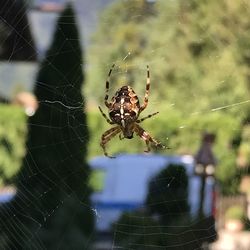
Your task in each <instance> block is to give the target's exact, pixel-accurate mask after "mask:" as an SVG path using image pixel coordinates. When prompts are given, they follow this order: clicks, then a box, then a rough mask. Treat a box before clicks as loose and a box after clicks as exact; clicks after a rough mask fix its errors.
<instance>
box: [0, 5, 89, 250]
mask: <svg viewBox="0 0 250 250" xmlns="http://www.w3.org/2000/svg"><path fill="white" fill-rule="evenodd" d="M82 67H83V62H82V51H81V47H80V43H79V36H78V31H77V27H76V21H75V17H74V11H73V9H72V7H71V5H68V6H67V7H66V9H65V10H64V11H63V13H62V14H61V16H60V18H59V20H58V23H57V27H56V32H55V35H54V40H53V42H52V45H51V47H50V49H49V50H48V52H47V55H46V58H45V59H44V61H43V62H42V64H41V66H40V71H39V73H38V76H37V80H36V86H35V95H36V96H37V99H38V101H39V104H40V106H39V109H38V110H37V112H36V114H35V115H34V116H33V117H31V118H30V119H29V133H28V139H27V154H26V156H25V158H24V159H23V166H22V168H21V171H20V172H19V173H18V175H17V179H16V180H17V182H16V184H17V195H16V197H15V198H14V200H13V201H11V203H10V204H9V205H8V206H7V208H5V209H3V210H2V211H1V212H2V213H1V215H2V216H1V219H2V222H3V223H1V224H2V225H3V231H4V233H5V234H6V237H5V238H6V239H7V247H6V248H12V249H14V248H19V249H21V248H22V249H26V248H46V249H57V248H60V249H86V248H87V247H88V244H89V240H88V238H89V237H90V234H91V233H92V232H93V213H92V211H91V208H90V201H89V196H90V190H89V187H88V176H89V171H90V170H89V166H88V165H87V164H86V155H87V143H88V138H89V135H88V129H87V123H86V122H87V121H86V115H85V113H84V99H83V97H82V95H81V87H82V83H83V80H84V79H83V78H84V77H83V73H82ZM13 226H14V227H13Z"/></svg>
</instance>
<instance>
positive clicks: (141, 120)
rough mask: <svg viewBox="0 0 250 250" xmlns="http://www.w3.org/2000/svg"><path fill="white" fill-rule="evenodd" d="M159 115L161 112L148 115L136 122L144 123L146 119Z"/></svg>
mask: <svg viewBox="0 0 250 250" xmlns="http://www.w3.org/2000/svg"><path fill="white" fill-rule="evenodd" d="M157 114H159V112H155V113H153V114H150V115H147V116H146V117H143V118H141V119H139V120H137V121H136V122H137V123H140V122H143V121H145V120H146V119H148V118H151V117H152V116H154V115H157Z"/></svg>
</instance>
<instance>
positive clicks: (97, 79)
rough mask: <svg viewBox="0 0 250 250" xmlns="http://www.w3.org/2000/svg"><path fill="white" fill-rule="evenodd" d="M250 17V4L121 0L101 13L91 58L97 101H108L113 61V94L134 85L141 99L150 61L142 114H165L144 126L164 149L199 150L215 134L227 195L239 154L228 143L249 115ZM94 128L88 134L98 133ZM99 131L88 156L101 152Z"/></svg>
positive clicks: (124, 145) (130, 145) (128, 147)
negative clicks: (107, 84) (204, 135)
mask: <svg viewBox="0 0 250 250" xmlns="http://www.w3.org/2000/svg"><path fill="white" fill-rule="evenodd" d="M249 16H250V2H247V3H246V1H227V0H222V1H216V0H212V1H205V0H202V1H200V0H191V1H188V2H187V1H182V0H176V1H165V0H159V1H155V2H151V1H146V0H140V1H132V0H128V1H116V2H115V3H114V4H112V5H111V6H110V7H109V8H108V9H107V10H105V11H104V12H103V13H102V16H101V18H100V25H99V26H98V30H97V32H96V34H95V36H94V38H93V43H92V47H91V50H90V53H89V55H88V58H89V61H90V65H91V67H90V70H89V71H88V78H87V79H88V83H89V85H88V89H87V96H88V98H89V100H90V101H91V103H92V104H94V105H96V106H98V105H100V104H102V103H103V98H104V93H105V80H106V78H107V73H108V70H109V68H110V66H111V64H112V63H114V62H115V63H116V65H117V67H116V68H115V69H114V72H113V75H112V77H111V83H110V87H111V89H110V96H112V95H113V94H114V92H115V91H116V89H117V88H119V87H120V86H121V85H124V84H129V85H131V86H132V87H133V88H134V89H135V91H136V93H137V94H138V96H139V97H140V98H141V99H142V98H143V96H144V91H145V90H144V89H145V80H146V79H145V78H146V72H145V71H146V70H145V68H146V64H149V66H150V71H151V92H150V99H149V108H148V109H147V111H145V113H146V112H148V113H151V111H153V112H154V111H160V114H159V115H158V117H155V118H154V119H151V120H148V121H145V123H144V124H143V126H144V128H145V129H146V130H147V131H149V132H150V134H152V135H153V136H154V137H155V138H156V139H161V140H162V141H163V143H165V144H166V145H167V146H169V147H170V148H171V149H170V150H167V151H161V153H167V154H172V153H174V154H183V153H188V154H194V153H195V152H196V150H197V148H198V147H199V143H200V137H201V134H202V133H203V132H204V131H207V132H212V133H215V134H216V138H217V140H216V144H215V148H214V153H215V155H216V156H217V158H218V166H217V169H216V176H217V178H218V180H219V181H220V182H221V183H222V184H223V185H225V186H224V187H223V188H222V189H223V190H224V191H225V193H227V194H230V193H231V192H233V193H234V192H235V190H237V189H236V188H235V187H236V185H237V182H232V180H233V178H234V177H235V175H237V173H236V172H237V171H236V163H235V159H236V155H235V154H236V152H235V149H232V148H231V145H230V144H231V143H232V142H233V141H234V140H235V138H236V137H238V136H239V134H240V130H241V126H242V124H243V123H244V122H245V121H249V120H250V119H249V117H250V116H249V114H250V108H249V107H250V106H249V75H250V71H249V65H250V59H249V58H250V56H249V54H250V52H249V44H250V43H249V41H250V34H249V32H248V27H249V25H250V20H249ZM103 48H105V49H103ZM151 109H152V110H151ZM92 110H93V109H92ZM90 116H92V114H91V115H90ZM91 119H92V118H91ZM104 122H105V121H102V122H101V123H98V125H100V124H103V123H104ZM92 124H93V123H92ZM100 126H101V127H102V128H103V125H100ZM104 126H106V128H108V126H109V125H104ZM91 131H93V128H91ZM97 131H98V132H99V131H100V130H99V129H98V130H95V131H94V132H91V134H92V135H93V134H95V136H97V135H96V134H97ZM100 135H101V131H100V134H99V135H98V138H100ZM95 136H94V137H93V143H94V144H95V145H96V146H95V152H94V151H93V146H91V148H92V149H91V151H90V152H91V153H90V155H91V156H93V155H94V154H95V153H97V154H99V153H102V152H101V151H100V150H99V149H98V147H99V140H100V139H98V140H96V139H95ZM91 144H92V142H91ZM97 145H98V146H97ZM109 145H110V151H111V152H114V153H117V152H141V151H142V150H141V149H142V147H143V146H142V144H140V142H138V141H137V140H133V142H131V141H129V142H127V141H126V142H125V140H124V141H122V142H120V141H119V139H115V140H114V141H111V142H110V143H109ZM113 145H114V146H113ZM245 148H246V146H244V150H245ZM232 183H233V185H232V186H230V185H231V184H232ZM226 190H227V191H226ZM224 191H223V192H224Z"/></svg>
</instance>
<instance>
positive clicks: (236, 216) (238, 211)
mask: <svg viewBox="0 0 250 250" xmlns="http://www.w3.org/2000/svg"><path fill="white" fill-rule="evenodd" d="M245 218H246V214H245V211H244V209H243V208H242V207H241V206H239V205H234V206H231V207H229V208H228V209H227V210H226V213H225V219H232V220H241V221H244V219H245Z"/></svg>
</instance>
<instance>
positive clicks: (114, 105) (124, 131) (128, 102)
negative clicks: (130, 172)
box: [99, 64, 166, 158]
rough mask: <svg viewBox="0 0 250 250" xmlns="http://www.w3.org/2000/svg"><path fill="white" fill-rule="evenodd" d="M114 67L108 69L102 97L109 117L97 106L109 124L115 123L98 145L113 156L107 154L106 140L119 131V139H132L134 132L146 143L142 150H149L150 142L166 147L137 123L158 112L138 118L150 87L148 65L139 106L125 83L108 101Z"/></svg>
mask: <svg viewBox="0 0 250 250" xmlns="http://www.w3.org/2000/svg"><path fill="white" fill-rule="evenodd" d="M114 67H115V64H113V65H112V67H111V69H110V70H109V74H108V78H107V80H106V95H105V98H104V103H105V105H106V107H107V108H108V112H109V117H110V119H109V118H108V117H107V116H106V114H105V113H104V112H103V110H102V109H101V107H100V106H99V110H100V112H101V114H102V116H103V117H104V118H105V120H106V121H107V122H108V123H109V124H111V125H116V126H115V127H112V128H110V129H108V130H107V131H105V132H104V133H103V135H102V137H101V143H100V145H101V147H102V149H103V152H104V155H105V156H108V157H110V158H114V157H111V156H109V155H108V153H107V151H106V147H105V146H106V144H107V142H108V141H110V140H111V139H112V138H113V137H114V136H115V135H117V134H119V133H120V134H119V138H120V139H121V140H122V139H124V138H127V139H132V138H133V135H134V133H135V134H136V135H138V136H139V137H140V138H141V139H142V140H144V141H145V143H146V146H147V148H146V150H145V151H144V152H149V151H150V143H151V144H153V145H154V146H156V147H162V148H166V147H165V146H164V145H162V144H161V143H160V142H158V141H157V140H155V139H154V138H153V137H151V136H150V134H149V133H148V132H146V131H145V130H144V129H143V128H142V127H141V126H140V125H139V123H141V122H143V121H144V120H146V119H148V118H151V117H152V116H154V115H157V114H158V113H159V112H155V113H153V114H150V115H148V116H146V117H144V118H141V119H139V116H140V114H141V112H142V111H143V110H144V109H145V108H146V107H147V105H148V96H149V89H150V75H149V66H148V65H147V83H146V92H145V96H144V102H143V104H142V105H141V106H140V103H139V99H138V96H137V94H136V93H135V91H134V90H133V89H132V88H131V87H130V86H128V85H125V86H123V87H121V88H120V89H118V91H117V92H116V93H115V95H114V96H113V97H112V99H111V102H109V101H108V99H109V82H110V76H111V73H112V70H113V69H114Z"/></svg>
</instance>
